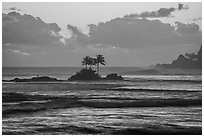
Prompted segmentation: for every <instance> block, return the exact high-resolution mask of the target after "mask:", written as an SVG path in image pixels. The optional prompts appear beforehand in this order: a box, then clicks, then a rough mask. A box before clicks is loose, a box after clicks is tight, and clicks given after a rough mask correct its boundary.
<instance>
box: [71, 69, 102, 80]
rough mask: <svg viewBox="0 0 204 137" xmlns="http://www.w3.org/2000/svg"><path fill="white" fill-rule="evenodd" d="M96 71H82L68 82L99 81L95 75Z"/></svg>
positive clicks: (98, 77)
mask: <svg viewBox="0 0 204 137" xmlns="http://www.w3.org/2000/svg"><path fill="white" fill-rule="evenodd" d="M95 72H96V71H94V70H91V69H82V70H81V71H80V72H77V73H76V74H75V75H73V76H71V77H70V78H69V79H68V80H70V81H73V80H101V77H100V76H99V75H98V74H96V73H95Z"/></svg>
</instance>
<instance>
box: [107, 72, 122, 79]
mask: <svg viewBox="0 0 204 137" xmlns="http://www.w3.org/2000/svg"><path fill="white" fill-rule="evenodd" d="M104 79H105V80H124V79H123V77H122V76H120V75H117V74H116V73H112V74H108V75H107V76H106V77H105V78H104Z"/></svg>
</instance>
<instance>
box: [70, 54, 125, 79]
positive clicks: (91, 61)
mask: <svg viewBox="0 0 204 137" xmlns="http://www.w3.org/2000/svg"><path fill="white" fill-rule="evenodd" d="M100 64H101V65H104V66H105V64H106V61H105V58H104V56H103V55H100V54H99V55H96V57H95V58H93V57H90V56H85V57H84V58H83V60H82V66H85V68H83V69H82V70H81V71H80V72H77V73H76V74H75V75H73V76H71V78H69V79H68V80H71V81H73V80H123V78H122V76H119V75H117V74H116V73H112V74H108V75H107V76H106V77H105V78H102V77H101V76H100V75H99V67H100ZM93 66H96V70H93V69H92V68H93Z"/></svg>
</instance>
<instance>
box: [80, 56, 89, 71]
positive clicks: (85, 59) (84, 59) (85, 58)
mask: <svg viewBox="0 0 204 137" xmlns="http://www.w3.org/2000/svg"><path fill="white" fill-rule="evenodd" d="M89 60H90V56H86V57H84V58H83V60H82V62H81V63H82V66H84V65H85V66H86V69H87V66H88V65H89Z"/></svg>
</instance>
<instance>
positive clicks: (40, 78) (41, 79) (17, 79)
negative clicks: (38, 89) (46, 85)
mask: <svg viewBox="0 0 204 137" xmlns="http://www.w3.org/2000/svg"><path fill="white" fill-rule="evenodd" d="M8 81H9V82H50V81H61V80H57V79H56V78H50V77H47V76H42V77H32V78H31V79H20V78H15V79H12V80H8Z"/></svg>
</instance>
